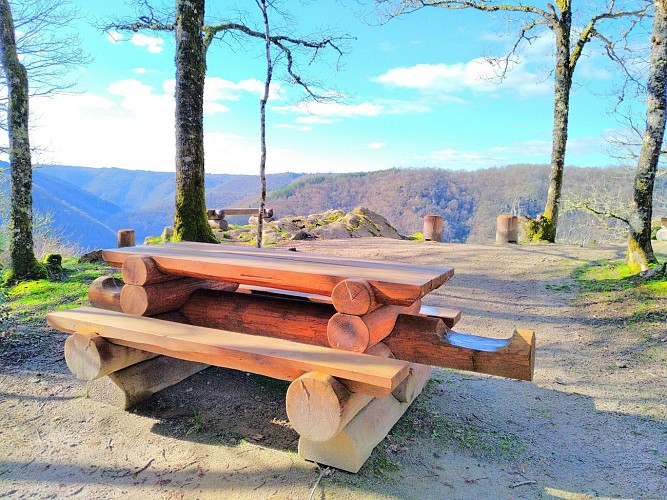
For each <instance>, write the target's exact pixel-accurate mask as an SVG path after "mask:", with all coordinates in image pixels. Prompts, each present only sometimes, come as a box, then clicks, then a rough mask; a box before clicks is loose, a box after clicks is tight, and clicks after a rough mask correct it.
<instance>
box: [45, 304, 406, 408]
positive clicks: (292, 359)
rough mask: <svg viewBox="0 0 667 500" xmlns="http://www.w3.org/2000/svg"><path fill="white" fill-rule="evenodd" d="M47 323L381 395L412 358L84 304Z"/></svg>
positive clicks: (403, 375) (388, 390)
mask: <svg viewBox="0 0 667 500" xmlns="http://www.w3.org/2000/svg"><path fill="white" fill-rule="evenodd" d="M47 320H48V323H49V325H50V326H52V327H53V328H56V329H58V330H60V331H64V332H69V333H82V334H91V333H95V334H97V335H99V336H101V337H104V338H106V339H107V340H109V341H110V342H112V343H114V344H118V345H123V346H126V347H133V348H136V349H141V350H143V351H148V352H153V353H157V354H164V355H167V356H171V357H174V358H180V359H185V360H189V361H198V362H202V363H207V364H210V365H215V366H221V367H225V368H233V369H236V370H243V371H248V372H252V373H257V374H260V375H266V376H270V377H273V378H277V379H282V380H294V379H296V378H298V377H300V376H301V375H303V374H304V373H307V372H311V371H316V372H321V373H325V374H327V375H331V376H333V377H336V378H338V379H340V380H341V381H342V382H343V383H344V384H345V385H346V386H347V387H348V388H349V389H350V390H352V391H353V392H361V393H365V394H370V395H374V396H383V395H387V394H390V393H391V392H392V391H394V390H395V389H396V388H397V387H398V386H399V384H400V383H401V382H402V381H403V380H404V379H405V378H406V377H407V376H408V374H409V367H410V364H409V363H408V362H406V361H401V360H396V359H386V358H380V357H376V356H369V355H366V354H357V353H352V352H347V351H337V350H334V349H329V348H326V347H319V346H312V345H306V344H301V343H297V342H291V341H287V340H281V339H274V338H267V337H259V336H255V335H247V334H242V333H235V332H229V331H225V330H216V329H212V328H204V327H198V326H192V325H185V324H180V323H174V322H171V321H163V320H158V319H155V318H148V317H141V316H130V315H126V314H122V313H119V312H115V311H105V310H100V309H96V308H92V307H82V308H79V309H73V310H69V311H58V312H54V313H50V314H48V315H47Z"/></svg>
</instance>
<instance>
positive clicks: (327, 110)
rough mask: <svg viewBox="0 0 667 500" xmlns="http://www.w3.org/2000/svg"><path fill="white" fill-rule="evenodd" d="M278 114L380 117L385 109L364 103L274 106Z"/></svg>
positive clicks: (312, 103)
mask: <svg viewBox="0 0 667 500" xmlns="http://www.w3.org/2000/svg"><path fill="white" fill-rule="evenodd" d="M271 109H272V110H273V111H277V112H278V113H299V114H303V115H314V116H318V117H323V116H326V117H343V118H349V117H352V116H378V115H380V114H381V113H382V111H383V108H382V106H380V105H378V104H372V103H370V102H363V103H361V104H342V103H338V102H309V103H299V104H296V105H292V106H273V107H272V108H271Z"/></svg>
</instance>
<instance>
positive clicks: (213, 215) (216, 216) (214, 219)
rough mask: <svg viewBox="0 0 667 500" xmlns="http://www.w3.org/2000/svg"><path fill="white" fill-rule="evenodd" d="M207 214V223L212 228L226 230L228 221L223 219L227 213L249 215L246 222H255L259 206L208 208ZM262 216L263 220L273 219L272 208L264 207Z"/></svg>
mask: <svg viewBox="0 0 667 500" xmlns="http://www.w3.org/2000/svg"><path fill="white" fill-rule="evenodd" d="M206 214H207V216H208V223H209V225H210V226H211V228H212V229H214V230H219V231H226V230H227V229H228V228H229V223H228V222H227V220H226V219H225V217H226V216H228V215H249V216H250V218H249V219H248V224H257V215H258V214H259V208H210V209H207V210H206ZM262 218H263V219H264V220H265V221H267V222H268V221H272V220H273V209H272V208H265V209H264V211H263V213H262Z"/></svg>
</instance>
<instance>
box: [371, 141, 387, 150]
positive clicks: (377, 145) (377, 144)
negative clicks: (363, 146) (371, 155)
mask: <svg viewBox="0 0 667 500" xmlns="http://www.w3.org/2000/svg"><path fill="white" fill-rule="evenodd" d="M386 145H387V143H385V142H371V143H370V144H369V145H368V149H380V148H384V147H385V146H386Z"/></svg>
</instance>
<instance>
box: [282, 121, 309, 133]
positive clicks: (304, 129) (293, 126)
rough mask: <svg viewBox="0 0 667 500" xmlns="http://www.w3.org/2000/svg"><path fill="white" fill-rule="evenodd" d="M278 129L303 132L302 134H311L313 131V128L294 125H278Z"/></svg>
mask: <svg viewBox="0 0 667 500" xmlns="http://www.w3.org/2000/svg"><path fill="white" fill-rule="evenodd" d="M276 128H286V129H291V130H301V131H302V132H310V131H311V130H313V127H309V126H308V125H301V126H299V125H292V124H290V123H278V124H277V125H276Z"/></svg>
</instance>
